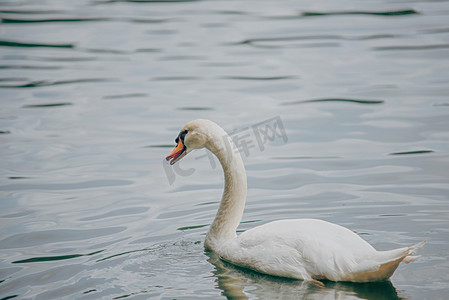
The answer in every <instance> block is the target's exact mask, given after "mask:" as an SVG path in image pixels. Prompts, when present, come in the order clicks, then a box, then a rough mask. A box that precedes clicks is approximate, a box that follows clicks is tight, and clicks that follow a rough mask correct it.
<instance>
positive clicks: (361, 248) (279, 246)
mask: <svg viewBox="0 0 449 300" xmlns="http://www.w3.org/2000/svg"><path fill="white" fill-rule="evenodd" d="M220 252H222V253H220V255H221V256H222V257H223V258H224V259H225V260H229V261H230V262H233V263H235V264H237V265H241V266H244V267H248V268H252V269H255V270H257V271H259V272H263V273H268V274H272V275H277V276H284V277H293V278H298V279H305V280H311V279H313V278H327V279H330V280H336V281H337V280H341V277H342V276H343V275H345V274H348V273H352V272H354V271H356V270H357V269H358V267H360V262H363V261H364V260H365V261H366V258H367V257H370V256H375V254H376V252H377V251H376V250H375V249H374V248H373V247H372V246H371V245H369V244H368V243H367V242H366V241H364V240H363V239H361V238H360V237H359V236H358V235H357V234H355V233H354V232H352V231H350V230H349V229H347V228H344V227H342V226H339V225H336V224H332V223H328V222H325V221H322V220H315V219H299V220H282V221H276V222H271V223H268V224H265V225H262V226H258V227H256V228H253V229H251V230H248V231H246V232H244V233H242V234H241V235H240V236H238V237H237V238H236V239H235V240H233V241H231V242H230V243H228V244H227V245H225V246H224V247H223V251H220ZM377 265H378V264H377ZM375 267H376V265H374V264H372V265H366V266H364V268H375Z"/></svg>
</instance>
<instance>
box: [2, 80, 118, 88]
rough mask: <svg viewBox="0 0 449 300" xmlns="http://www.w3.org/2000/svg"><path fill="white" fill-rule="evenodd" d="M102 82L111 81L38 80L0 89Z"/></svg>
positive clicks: (4, 86) (3, 86)
mask: <svg viewBox="0 0 449 300" xmlns="http://www.w3.org/2000/svg"><path fill="white" fill-rule="evenodd" d="M104 81H111V79H107V78H91V79H74V80H59V81H48V80H38V81H31V82H28V83H24V84H17V85H0V88H36V87H43V86H52V85H61V84H73V83H92V82H104Z"/></svg>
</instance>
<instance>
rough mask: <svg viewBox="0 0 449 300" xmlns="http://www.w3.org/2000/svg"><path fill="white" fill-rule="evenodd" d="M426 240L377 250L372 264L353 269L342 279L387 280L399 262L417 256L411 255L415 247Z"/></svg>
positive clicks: (408, 260) (414, 258) (356, 280)
mask: <svg viewBox="0 0 449 300" xmlns="http://www.w3.org/2000/svg"><path fill="white" fill-rule="evenodd" d="M425 243H426V241H423V242H420V243H418V244H416V245H413V246H411V247H404V248H399V249H394V250H389V251H378V252H377V257H376V258H375V259H374V260H373V262H374V264H373V265H370V266H369V267H366V266H364V268H362V270H358V271H355V272H354V273H352V274H351V275H350V276H347V277H344V278H343V280H348V281H355V282H368V281H381V280H387V279H388V278H390V277H391V275H393V273H394V271H396V269H397V267H398V266H399V264H400V263H401V262H405V263H410V262H412V261H415V260H416V259H417V258H418V257H419V256H414V255H412V254H413V253H414V251H415V250H416V249H419V248H421V247H422V246H424V244H425Z"/></svg>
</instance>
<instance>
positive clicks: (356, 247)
mask: <svg viewBox="0 0 449 300" xmlns="http://www.w3.org/2000/svg"><path fill="white" fill-rule="evenodd" d="M176 143H177V146H176V148H175V149H174V150H173V151H172V152H171V153H170V154H169V155H168V156H167V157H166V159H167V160H171V161H170V164H174V163H176V162H177V161H179V160H180V159H181V158H182V157H184V156H185V155H186V154H187V153H189V152H190V151H192V150H193V149H199V148H207V149H209V150H210V151H211V152H212V153H214V154H215V155H216V156H217V158H218V159H219V161H220V163H221V165H222V167H223V171H224V176H225V186H224V192H223V196H222V199H221V202H220V207H219V209H218V212H217V215H216V216H215V219H214V221H213V223H212V225H211V226H210V228H209V231H208V232H207V235H206V239H205V243H204V246H205V248H206V249H209V250H212V251H215V252H216V253H218V255H219V256H220V257H221V258H222V259H223V260H225V261H228V262H231V263H233V264H235V265H238V266H242V267H246V268H249V269H252V270H255V271H258V272H261V273H265V274H270V275H274V276H280V277H288V278H295V279H302V280H306V281H312V282H314V283H316V284H318V285H323V284H322V283H321V282H320V281H318V280H319V279H327V280H331V281H353V282H368V281H380V280H387V279H388V278H390V276H391V275H392V274H393V272H394V271H395V270H396V268H397V267H398V265H399V264H400V263H401V262H405V263H409V262H411V261H414V260H415V259H416V258H417V256H411V254H412V252H413V250H415V249H417V248H420V247H422V246H423V245H424V243H425V241H423V242H421V243H418V244H416V245H414V246H411V247H405V248H399V249H395V250H389V251H377V250H375V249H374V248H373V247H372V246H371V245H370V244H368V243H367V242H366V241H364V240H363V239H362V238H360V237H359V236H358V235H357V234H355V233H354V232H352V231H351V230H349V229H347V228H344V227H342V226H339V225H336V224H332V223H329V222H326V221H322V220H317V219H293V220H281V221H274V222H271V223H268V224H264V225H261V226H258V227H256V228H253V229H250V230H247V231H245V232H243V233H242V234H240V235H237V234H236V229H237V226H238V225H239V223H240V220H241V218H242V215H243V210H244V206H245V201H246V190H247V186H246V172H245V167H244V165H243V161H242V158H241V156H240V154H239V153H238V150H236V147H235V145H234V143H233V142H232V139H231V138H230V137H229V136H228V135H227V134H226V132H225V131H224V130H223V129H222V128H221V127H220V126H218V125H217V124H215V123H214V122H212V121H209V120H204V119H198V120H194V121H190V122H188V123H187V124H186V125H185V126H184V127H183V128H182V129H181V132H180V133H179V136H178V137H177V138H176Z"/></svg>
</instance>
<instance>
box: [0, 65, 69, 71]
mask: <svg viewBox="0 0 449 300" xmlns="http://www.w3.org/2000/svg"><path fill="white" fill-rule="evenodd" d="M0 69H23V70H57V69H62V67H59V66H30V65H16V66H13V65H7V66H0Z"/></svg>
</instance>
